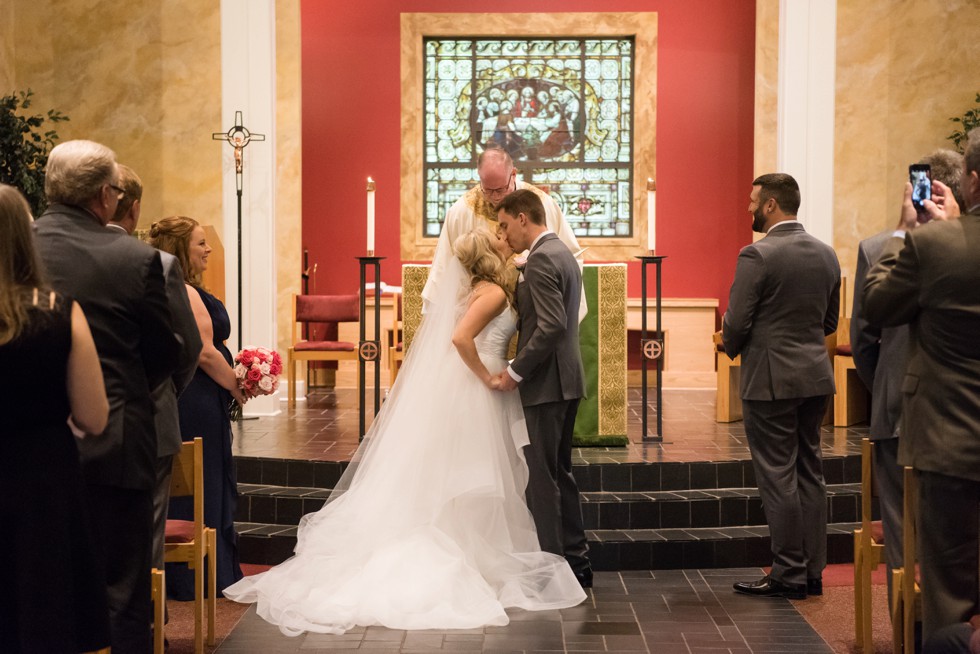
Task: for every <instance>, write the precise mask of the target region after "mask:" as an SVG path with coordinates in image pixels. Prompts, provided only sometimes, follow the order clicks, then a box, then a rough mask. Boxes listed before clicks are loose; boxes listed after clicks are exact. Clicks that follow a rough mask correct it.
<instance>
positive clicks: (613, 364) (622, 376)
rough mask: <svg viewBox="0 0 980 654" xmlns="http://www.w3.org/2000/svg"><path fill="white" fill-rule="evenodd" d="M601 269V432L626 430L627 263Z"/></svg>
mask: <svg viewBox="0 0 980 654" xmlns="http://www.w3.org/2000/svg"><path fill="white" fill-rule="evenodd" d="M598 272H599V274H598V282H599V292H598V296H599V302H598V304H599V306H598V311H599V434H625V433H626V392H627V385H626V264H623V263H620V264H608V265H603V266H599V271H598ZM589 310H590V311H592V310H593V309H592V307H589Z"/></svg>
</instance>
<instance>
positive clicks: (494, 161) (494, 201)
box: [476, 144, 517, 209]
mask: <svg viewBox="0 0 980 654" xmlns="http://www.w3.org/2000/svg"><path fill="white" fill-rule="evenodd" d="M476 174H477V175H479V177H480V188H482V189H483V196H484V197H485V198H486V199H487V202H489V203H490V205H491V206H492V207H493V208H494V209H496V208H497V205H498V204H499V203H500V201H501V200H503V199H504V198H505V197H506V196H507V194H508V193H510V192H511V191H513V190H514V189H515V188H516V185H517V169H516V168H514V160H513V159H511V158H510V155H509V154H507V151H506V150H504V149H503V148H501V147H499V146H497V145H496V144H488V145H487V147H486V149H485V150H484V151H483V152H481V153H480V157H479V159H477V161H476Z"/></svg>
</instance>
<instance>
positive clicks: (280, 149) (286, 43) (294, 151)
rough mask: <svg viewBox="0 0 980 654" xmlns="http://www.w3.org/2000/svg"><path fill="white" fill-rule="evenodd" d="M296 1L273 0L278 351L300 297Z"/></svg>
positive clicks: (287, 341)
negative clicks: (296, 297) (296, 296)
mask: <svg viewBox="0 0 980 654" xmlns="http://www.w3.org/2000/svg"><path fill="white" fill-rule="evenodd" d="M299 4H300V0H276V260H277V264H278V271H277V285H278V295H277V301H276V318H277V320H276V324H277V331H278V335H277V340H278V349H279V351H280V352H281V353H283V354H285V352H286V350H287V348H288V347H289V345H290V343H291V338H292V329H293V325H292V317H293V315H292V296H293V293H301V292H302V283H301V274H302V267H303V251H302V250H303V158H302V146H303V139H302V118H303V114H302V102H301V98H302V80H301V71H302V61H301V59H302V52H301V47H300V43H301V41H300V7H299Z"/></svg>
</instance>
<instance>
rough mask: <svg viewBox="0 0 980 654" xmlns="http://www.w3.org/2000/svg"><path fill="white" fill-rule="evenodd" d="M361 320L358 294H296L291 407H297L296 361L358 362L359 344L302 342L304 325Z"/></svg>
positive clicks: (290, 367) (288, 357) (288, 359)
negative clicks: (301, 332)
mask: <svg viewBox="0 0 980 654" xmlns="http://www.w3.org/2000/svg"><path fill="white" fill-rule="evenodd" d="M359 321H360V298H359V297H358V295H357V294H356V293H355V294H352V295H293V344H292V345H290V346H289V351H288V353H287V355H286V374H287V375H288V382H287V383H288V387H289V403H288V406H289V408H293V407H295V406H296V362H297V361H305V362H309V361H357V360H358V352H357V344H356V343H349V342H347V341H339V340H303V339H302V338H301V337H300V324H301V323H334V324H336V323H341V322H359Z"/></svg>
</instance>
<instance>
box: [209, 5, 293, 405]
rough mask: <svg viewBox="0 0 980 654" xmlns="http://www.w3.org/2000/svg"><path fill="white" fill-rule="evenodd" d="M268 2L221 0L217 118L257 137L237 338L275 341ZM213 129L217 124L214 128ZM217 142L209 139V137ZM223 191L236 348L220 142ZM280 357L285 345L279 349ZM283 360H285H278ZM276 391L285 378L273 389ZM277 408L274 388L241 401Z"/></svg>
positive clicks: (251, 154) (231, 163) (231, 238)
mask: <svg viewBox="0 0 980 654" xmlns="http://www.w3.org/2000/svg"><path fill="white" fill-rule="evenodd" d="M275 72H276V3H275V0H248V1H247V2H243V1H242V0H221V120H222V124H221V126H220V130H224V131H227V130H228V129H229V128H230V127H231V126H232V125H234V123H235V112H236V111H241V112H242V118H243V119H242V124H243V125H244V126H245V127H246V128H247V129H248V130H249V131H250V132H254V133H256V134H264V135H265V140H264V141H254V140H253V141H252V142H250V143H249V144H248V145H247V146H246V147H245V151H244V162H245V163H244V168H243V173H244V174H243V192H242V258H243V260H244V265H243V266H242V284H243V288H242V291H243V299H244V303H243V304H244V306H243V308H242V314H243V315H242V316H241V320H242V339H243V341H244V345H254V346H264V347H268V348H275V346H276V247H275V238H276V233H275V170H276V165H275V164H276V132H275V125H276V122H275V116H276V111H275V110H276V99H275V98H276V76H275ZM214 131H216V132H217V131H219V129H215V130H214ZM215 147H217V145H215ZM221 147H222V149H223V156H222V170H223V174H222V179H223V191H222V193H223V199H224V203H223V204H224V212H223V213H224V233H223V234H222V240H223V241H224V246H225V287H226V293H225V296H226V299H227V308H228V314H229V316H230V317H231V324H232V329H231V338H230V339H229V342H228V348H229V349H230V350H231V351H232V353H235V352H237V351H238V350H239V349H241V347H242V345H243V343H237V342H235V341H236V340H237V337H238V330H237V325H238V320H239V316H238V293H239V289H238V250H237V248H238V246H237V243H238V208H237V196H236V191H235V160H234V151H233V149H232V147H231V146H230V145H228V144H227V143H222V144H221ZM280 354H282V356H283V360H284V361H285V357H286V353H285V352H281V353H280ZM284 365H285V363H284ZM281 392H282V393H283V394H284V393H285V392H286V391H285V386H283V390H282V391H281ZM276 413H279V396H278V393H277V394H274V395H268V396H261V397H257V398H255V399H253V400H250V401H249V403H248V404H247V405H246V406H245V415H247V416H257V415H275V414H276Z"/></svg>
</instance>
